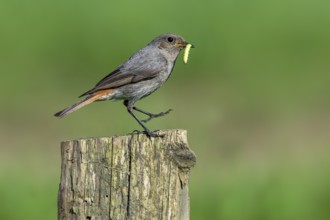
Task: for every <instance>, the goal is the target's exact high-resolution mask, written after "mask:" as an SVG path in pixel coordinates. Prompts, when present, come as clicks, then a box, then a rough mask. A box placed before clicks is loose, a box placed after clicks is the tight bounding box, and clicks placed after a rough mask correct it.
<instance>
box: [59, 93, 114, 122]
mask: <svg viewBox="0 0 330 220" xmlns="http://www.w3.org/2000/svg"><path fill="white" fill-rule="evenodd" d="M109 93H112V90H111V91H109V90H105V91H100V92H97V93H95V94H92V95H89V96H87V97H86V98H85V99H83V100H81V101H79V102H77V103H75V104H73V105H71V106H70V107H68V108H66V109H63V110H62V111H59V112H57V113H55V114H54V116H56V117H59V118H62V117H64V116H66V115H68V114H70V113H72V112H74V111H76V110H78V109H80V108H82V107H84V106H85V105H88V104H90V103H92V102H94V101H96V100H98V99H99V98H100V97H102V96H104V95H106V94H109Z"/></svg>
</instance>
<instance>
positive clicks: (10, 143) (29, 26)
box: [0, 0, 330, 220]
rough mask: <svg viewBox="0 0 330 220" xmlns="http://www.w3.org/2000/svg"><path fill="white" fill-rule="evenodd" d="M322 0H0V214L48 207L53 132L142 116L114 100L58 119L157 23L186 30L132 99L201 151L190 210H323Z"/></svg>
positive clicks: (118, 130)
mask: <svg viewBox="0 0 330 220" xmlns="http://www.w3.org/2000/svg"><path fill="white" fill-rule="evenodd" d="M329 12H330V2H329V1H328V0H286V1H285V0H278V1H270V0H264V1H262V0H250V1H245V0H220V1H174V0H168V1H162V2H157V1H152V2H151V1H150V2H149V1H145V0H141V1H134V2H133V1H77V0H75V1H38V0H30V1H18V0H1V1H0V27H1V32H0V71H1V81H0V92H1V108H0V119H1V121H0V131H1V132H0V138H1V145H0V151H1V153H0V198H1V199H0V215H1V219H56V216H57V213H56V209H57V206H56V197H57V190H58V184H59V176H60V141H62V140H67V139H76V138H80V137H95V136H110V135H114V134H126V133H129V132H131V131H133V130H134V129H140V127H139V126H138V124H137V123H136V122H135V121H134V119H133V118H132V117H131V116H129V114H127V112H126V110H125V109H124V107H123V105H122V103H119V102H117V103H116V102H113V103H111V102H102V103H96V104H94V105H90V106H88V107H86V108H84V109H81V110H80V111H77V112H76V113H75V114H72V115H70V116H69V117H67V118H64V119H62V120H59V119H56V118H55V117H53V113H55V112H56V111H58V110H60V109H62V108H64V107H66V106H68V105H70V104H73V103H74V102H75V101H77V100H78V99H77V98H76V97H77V96H78V95H80V94H81V93H83V92H85V91H86V90H88V89H89V88H91V87H92V86H94V84H95V83H96V82H97V81H98V80H100V79H101V78H102V77H103V76H104V75H106V74H107V73H108V72H109V71H111V70H113V69H114V68H115V67H117V66H118V65H119V64H121V63H122V62H123V61H124V60H125V59H127V58H128V57H129V56H130V55H131V54H133V53H134V52H136V51H137V50H138V49H140V48H141V47H143V46H144V45H146V44H147V43H148V42H149V41H150V40H151V39H152V38H154V37H155V36H157V35H158V34H161V33H166V32H174V33H178V34H181V35H182V36H184V37H185V38H186V40H187V41H189V42H191V43H194V44H195V45H196V49H193V50H191V52H190V59H189V62H188V64H187V65H184V64H183V62H182V54H181V55H180V57H179V58H178V61H177V64H176V67H175V69H174V73H173V74H172V76H171V78H170V80H169V81H168V82H167V84H166V85H165V86H164V87H162V88H161V89H160V90H159V91H157V92H156V93H155V94H153V95H152V96H150V97H148V98H147V99H144V100H142V101H140V102H139V103H138V105H137V106H139V107H141V108H142V109H146V110H149V111H151V112H159V111H163V110H167V109H168V108H173V109H174V111H173V112H172V113H171V114H170V115H168V116H166V117H164V118H160V119H155V120H153V121H152V122H150V123H148V126H149V127H150V128H151V129H171V128H183V129H187V130H188V140H189V143H190V146H191V148H192V149H193V150H194V151H195V153H196V155H197V159H198V161H197V166H196V167H195V168H194V169H193V170H192V173H191V182H190V195H191V219H192V220H199V219H226V220H263V219H270V220H273V219H274V220H275V219H279V220H286V219H287V220H294V219H297V220H298V219H299V220H304V219H318V220H323V219H330V148H329V147H330V114H329V111H330V95H329V94H330V86H329V85H330V74H329V73H330V71H329V70H330V13H329Z"/></svg>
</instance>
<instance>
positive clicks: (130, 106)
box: [124, 100, 164, 137]
mask: <svg viewBox="0 0 330 220" xmlns="http://www.w3.org/2000/svg"><path fill="white" fill-rule="evenodd" d="M124 105H125V106H126V107H127V111H128V113H130V114H131V115H132V116H133V118H134V119H135V120H136V121H137V122H138V123H139V124H140V125H141V126H142V128H143V129H144V131H145V133H146V134H147V136H148V137H164V135H159V134H156V133H155V132H152V131H150V130H149V129H148V128H147V127H146V126H145V125H144V124H143V123H142V121H140V119H138V117H137V116H136V115H135V114H134V113H133V111H132V109H134V107H133V106H132V105H131V104H130V103H129V102H128V101H127V100H125V101H124Z"/></svg>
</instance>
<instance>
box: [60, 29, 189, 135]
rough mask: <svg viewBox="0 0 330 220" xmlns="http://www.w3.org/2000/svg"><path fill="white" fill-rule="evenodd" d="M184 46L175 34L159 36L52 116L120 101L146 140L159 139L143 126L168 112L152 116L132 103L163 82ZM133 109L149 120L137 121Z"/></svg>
mask: <svg viewBox="0 0 330 220" xmlns="http://www.w3.org/2000/svg"><path fill="white" fill-rule="evenodd" d="M187 45H189V43H188V42H186V41H185V40H184V39H183V38H182V37H181V36H179V35H176V34H162V35H159V36H158V37H156V38H155V39H153V40H152V41H151V42H150V43H149V44H148V45H147V46H145V47H144V48H142V49H141V50H139V51H138V52H137V53H135V54H134V55H133V56H131V57H130V58H129V59H128V60H127V61H126V62H124V63H123V64H122V65H120V66H119V67H117V68H116V69H115V70H114V71H113V72H111V73H110V74H108V75H107V76H106V77H104V78H103V79H102V80H101V81H100V82H98V83H97V84H96V85H95V87H94V88H92V89H91V90H89V91H87V92H85V93H84V94H82V95H81V96H80V97H82V96H86V97H85V98H84V99H83V100H81V101H79V102H77V103H76V104H74V105H72V106H70V107H68V108H66V109H64V110H62V111H59V112H57V113H56V114H55V116H56V117H63V116H65V115H67V114H70V113H72V112H74V111H76V110H78V109H79V108H81V107H83V106H85V105H88V104H90V103H92V102H94V101H105V100H110V99H113V100H124V105H125V106H126V107H127V110H128V112H129V113H130V114H131V115H132V116H133V117H134V118H135V120H136V121H137V122H138V123H139V124H140V125H141V126H142V127H143V129H144V131H145V133H146V134H147V135H148V136H149V137H157V136H159V135H157V134H156V133H154V132H152V131H150V130H149V129H148V128H147V127H146V126H145V125H144V123H145V122H147V121H149V120H150V119H152V118H156V117H160V116H164V115H166V114H168V113H169V112H170V111H171V109H170V110H168V111H166V112H161V113H159V114H152V113H149V112H146V111H143V110H142V109H139V108H137V107H135V106H134V104H135V102H136V101H138V100H140V99H142V98H144V97H146V96H148V95H150V94H151V93H153V92H154V91H155V90H157V89H158V88H159V87H161V86H162V85H163V84H164V83H165V82H166V80H167V79H168V78H169V76H170V74H171V72H172V70H173V67H174V64H175V61H176V58H177V56H178V55H179V53H180V51H181V50H182V49H183V48H185V47H186V46H187ZM190 46H191V45H189V49H190ZM133 110H135V111H138V112H140V113H143V114H145V115H147V116H149V118H147V119H146V120H142V121H141V120H140V119H138V118H137V116H136V115H135V114H134V112H133ZM143 122H144V123H143Z"/></svg>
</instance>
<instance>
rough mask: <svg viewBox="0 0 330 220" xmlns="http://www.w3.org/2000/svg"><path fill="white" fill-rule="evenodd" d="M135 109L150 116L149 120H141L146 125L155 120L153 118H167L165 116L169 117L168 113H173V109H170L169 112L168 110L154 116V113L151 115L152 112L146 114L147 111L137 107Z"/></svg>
mask: <svg viewBox="0 0 330 220" xmlns="http://www.w3.org/2000/svg"><path fill="white" fill-rule="evenodd" d="M133 109H134V110H135V111H138V112H141V113H142V114H145V115H148V116H149V118H147V119H144V120H141V121H142V122H144V123H146V122H148V121H150V120H151V119H153V118H158V117H162V116H165V115H167V114H168V113H170V112H171V111H173V110H172V109H169V110H167V111H166V112H160V113H158V114H153V113H150V112H146V111H144V110H142V109H140V108H137V107H135V106H133Z"/></svg>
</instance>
